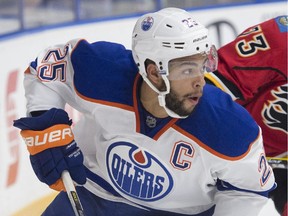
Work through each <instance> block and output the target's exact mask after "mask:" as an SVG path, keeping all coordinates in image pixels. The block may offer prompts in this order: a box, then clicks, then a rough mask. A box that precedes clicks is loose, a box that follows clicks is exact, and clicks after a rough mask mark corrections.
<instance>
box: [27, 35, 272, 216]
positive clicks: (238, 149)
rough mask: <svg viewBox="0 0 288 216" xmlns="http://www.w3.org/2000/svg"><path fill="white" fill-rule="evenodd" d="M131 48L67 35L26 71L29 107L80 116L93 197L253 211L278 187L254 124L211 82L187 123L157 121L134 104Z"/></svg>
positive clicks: (179, 208) (173, 208) (136, 81)
mask: <svg viewBox="0 0 288 216" xmlns="http://www.w3.org/2000/svg"><path fill="white" fill-rule="evenodd" d="M141 82H142V78H141V76H140V75H139V74H138V71H137V67H136V65H135V63H134V61H133V58H132V54H131V51H130V50H126V49H125V48H124V47H123V46H122V45H119V44H115V43H109V42H96V43H91V44H90V43H88V42H87V41H85V40H72V41H70V42H68V43H67V44H65V45H57V46H54V47H50V48H47V49H46V50H44V51H43V52H42V53H41V54H40V55H39V56H38V57H37V59H36V60H35V61H33V62H31V64H30V67H29V68H28V69H27V71H26V72H25V81H24V85H25V91H26V98H27V111H28V113H30V112H31V111H37V110H48V109H50V108H52V107H57V108H62V109H63V108H64V106H65V104H66V103H68V104H69V105H71V106H72V107H74V108H75V109H76V110H78V111H79V112H81V113H82V116H81V120H80V121H79V122H78V123H77V124H76V125H75V127H74V134H75V139H76V141H77V143H78V145H79V147H80V148H81V150H82V152H83V154H84V156H85V159H84V163H85V166H86V168H87V176H88V181H87V183H86V184H85V187H86V188H87V189H88V190H90V191H91V192H93V193H94V194H96V195H98V196H100V197H102V198H105V199H108V200H113V201H119V202H124V203H128V204H131V205H136V206H139V207H140V208H152V209H159V210H164V211H169V212H175V213H182V214H188V215H193V214H197V213H201V212H204V211H206V210H207V209H209V208H211V207H212V206H214V205H216V207H215V213H214V215H219V216H226V215H227V216H231V215H233V216H236V215H239V216H240V215H245V216H249V215H251V216H255V215H257V214H258V212H259V211H260V210H261V208H262V206H263V205H265V203H266V201H267V194H268V192H269V191H270V190H272V189H273V188H274V187H275V183H274V176H273V172H272V169H271V168H270V167H269V165H268V164H267V162H266V159H265V153H264V150H263V144H262V136H261V130H260V128H259V127H258V125H257V124H256V123H255V122H254V120H253V119H252V118H251V117H250V115H249V114H248V113H247V111H246V110H245V109H244V108H242V107H241V106H240V105H238V104H236V103H234V102H233V101H232V100H231V99H230V96H228V95H227V94H225V93H223V92H222V91H221V90H218V89H217V88H214V87H213V86H208V85H207V86H205V87H204V94H203V96H202V98H201V99H200V102H199V104H198V105H197V107H196V108H195V110H194V111H193V113H192V114H191V115H190V116H189V117H188V118H186V119H173V118H170V117H167V118H164V119H157V118H155V117H154V116H152V115H151V114H149V113H148V112H146V111H145V110H144V109H143V107H142V105H141V102H140V100H139V87H140V85H141Z"/></svg>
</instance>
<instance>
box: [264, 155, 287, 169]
mask: <svg viewBox="0 0 288 216" xmlns="http://www.w3.org/2000/svg"><path fill="white" fill-rule="evenodd" d="M267 161H268V164H269V165H270V166H271V167H272V168H279V169H288V163H287V162H288V161H287V158H273V157H267Z"/></svg>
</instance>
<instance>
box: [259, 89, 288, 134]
mask: <svg viewBox="0 0 288 216" xmlns="http://www.w3.org/2000/svg"><path fill="white" fill-rule="evenodd" d="M271 94H272V95H273V96H274V97H275V100H272V101H268V104H265V105H264V107H263V110H262V118H263V122H264V123H265V124H266V125H267V126H268V127H270V128H272V129H274V130H280V131H283V132H285V133H287V132H288V131H287V109H288V84H285V85H282V86H279V87H278V88H277V89H276V90H272V91H271Z"/></svg>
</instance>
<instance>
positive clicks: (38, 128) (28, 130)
mask: <svg viewBox="0 0 288 216" xmlns="http://www.w3.org/2000/svg"><path fill="white" fill-rule="evenodd" d="M71 124H72V121H71V120H69V117H68V114H67V113H66V112H65V111H64V110H62V109H56V108H52V109H50V110H48V111H46V112H45V113H43V114H42V115H40V116H37V117H27V118H20V119H18V120H15V121H14V124H13V125H14V126H15V127H17V128H20V129H21V136H22V137H23V138H24V141H25V143H26V145H27V149H28V151H29V153H30V161H31V164H32V167H33V170H34V172H35V173H36V175H37V177H38V179H39V180H40V181H41V182H44V183H46V184H47V185H49V187H50V188H52V189H54V190H58V191H60V190H65V189H64V184H63V182H62V180H61V173H62V172H63V171H64V170H68V171H69V173H70V175H71V177H72V179H73V180H74V181H75V182H77V183H78V184H84V183H85V182H86V173H85V169H84V165H83V154H82V152H81V150H80V149H79V148H78V147H77V144H76V142H75V141H74V135H73V133H72V130H71V127H70V126H71Z"/></svg>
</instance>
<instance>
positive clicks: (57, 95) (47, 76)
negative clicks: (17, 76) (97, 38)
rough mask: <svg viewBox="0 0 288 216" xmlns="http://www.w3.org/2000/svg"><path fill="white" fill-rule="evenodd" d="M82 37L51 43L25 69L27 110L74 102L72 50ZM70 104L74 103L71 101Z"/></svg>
mask: <svg viewBox="0 0 288 216" xmlns="http://www.w3.org/2000/svg"><path fill="white" fill-rule="evenodd" d="M79 41H80V40H78V39H77V40H71V41H69V42H68V43H66V44H59V45H55V46H51V47H48V48H46V49H45V50H43V51H42V52H40V54H39V55H38V57H37V58H36V59H35V60H34V61H32V62H31V63H30V65H29V67H28V68H27V69H26V71H25V75H24V88H25V96H26V99H27V112H28V114H29V113H30V112H31V111H39V110H48V109H50V108H52V107H56V108H62V109H63V108H64V106H65V104H66V102H70V103H71V104H73V100H74V93H73V73H74V71H73V66H72V63H71V58H70V56H71V53H72V52H73V50H74V49H75V48H76V47H77V44H78V42H79ZM71 104H70V105H71Z"/></svg>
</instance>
